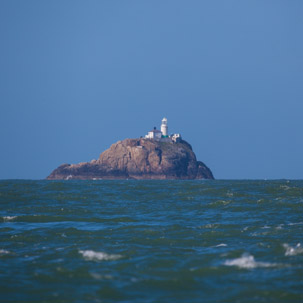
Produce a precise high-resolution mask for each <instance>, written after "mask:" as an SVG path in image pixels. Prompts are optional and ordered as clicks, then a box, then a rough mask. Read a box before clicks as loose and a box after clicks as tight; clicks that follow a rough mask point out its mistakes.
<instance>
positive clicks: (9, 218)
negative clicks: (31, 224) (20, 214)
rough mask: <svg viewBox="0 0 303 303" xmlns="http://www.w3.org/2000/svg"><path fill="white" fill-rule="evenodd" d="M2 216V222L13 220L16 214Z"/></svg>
mask: <svg viewBox="0 0 303 303" xmlns="http://www.w3.org/2000/svg"><path fill="white" fill-rule="evenodd" d="M2 218H3V221H4V222H7V221H12V220H14V219H15V218H17V216H5V217H2Z"/></svg>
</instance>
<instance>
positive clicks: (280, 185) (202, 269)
mask: <svg viewBox="0 0 303 303" xmlns="http://www.w3.org/2000/svg"><path fill="white" fill-rule="evenodd" d="M0 302H5V303H9V302H18V303H19V302H39V303H40V302H49V303H55V302H58V303H59V302H60V303H63V302H77V303H82V302H125V303H126V302H129V303H130V302H131V303H133V302H134V303H136V302H138V303H144V302H174V303H175V302H206V303H207V302H222V303H223V302H224V303H228V302H232V303H241V302H273V303H278V302H292V303H295V302H298V303H299V302H300V303H302V302H303V181H300V180H298V181H296V180H274V181H270V180H239V181H238V180H199V181H198V180H196V181H177V180H174V181H172V180H162V181H159V180H154V181H152V180H151V181H146V180H140V181H138V180H113V181H110V180H95V181H93V180H92V181H75V180H67V181H49V180H1V181H0Z"/></svg>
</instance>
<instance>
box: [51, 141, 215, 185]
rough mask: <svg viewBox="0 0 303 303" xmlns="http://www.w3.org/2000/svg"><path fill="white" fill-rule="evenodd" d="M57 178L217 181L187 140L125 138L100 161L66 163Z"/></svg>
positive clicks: (59, 170)
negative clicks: (176, 141) (198, 159)
mask: <svg viewBox="0 0 303 303" xmlns="http://www.w3.org/2000/svg"><path fill="white" fill-rule="evenodd" d="M47 179H49V180H56V179H82V180H88V179H185V180H186V179H214V177H213V174H212V172H211V170H210V169H209V168H208V167H207V166H206V165H205V164H204V163H202V162H200V161H197V159H196V156H195V154H194V152H193V150H192V148H191V146H190V144H188V143H187V142H186V141H184V140H181V141H180V142H178V143H175V142H172V141H165V142H164V141H157V140H150V139H125V140H123V141H118V142H117V143H115V144H113V145H112V146H111V147H110V148H109V149H107V150H106V151H104V152H103V153H102V154H101V155H100V157H99V159H98V160H92V161H91V162H84V163H79V164H62V165H60V166H59V167H58V168H56V169H55V170H54V171H53V172H52V173H51V174H50V175H49V176H48V177H47Z"/></svg>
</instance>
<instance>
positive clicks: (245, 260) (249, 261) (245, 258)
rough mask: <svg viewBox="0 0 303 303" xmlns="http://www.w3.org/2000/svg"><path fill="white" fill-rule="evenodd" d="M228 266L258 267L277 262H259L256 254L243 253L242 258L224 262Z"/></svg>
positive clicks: (268, 265)
mask: <svg viewBox="0 0 303 303" xmlns="http://www.w3.org/2000/svg"><path fill="white" fill-rule="evenodd" d="M224 265H226V266H237V267H239V268H246V269H253V268H256V267H272V266H275V265H276V264H274V263H267V262H257V261H256V260H255V258H254V256H252V255H250V254H243V255H242V256H241V257H240V258H236V259H232V260H226V261H225V262H224Z"/></svg>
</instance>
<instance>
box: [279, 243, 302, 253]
mask: <svg viewBox="0 0 303 303" xmlns="http://www.w3.org/2000/svg"><path fill="white" fill-rule="evenodd" d="M283 247H284V248H285V256H296V255H299V254H303V247H302V246H301V243H298V244H297V245H296V246H295V247H291V246H290V245H288V244H287V243H284V244H283Z"/></svg>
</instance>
